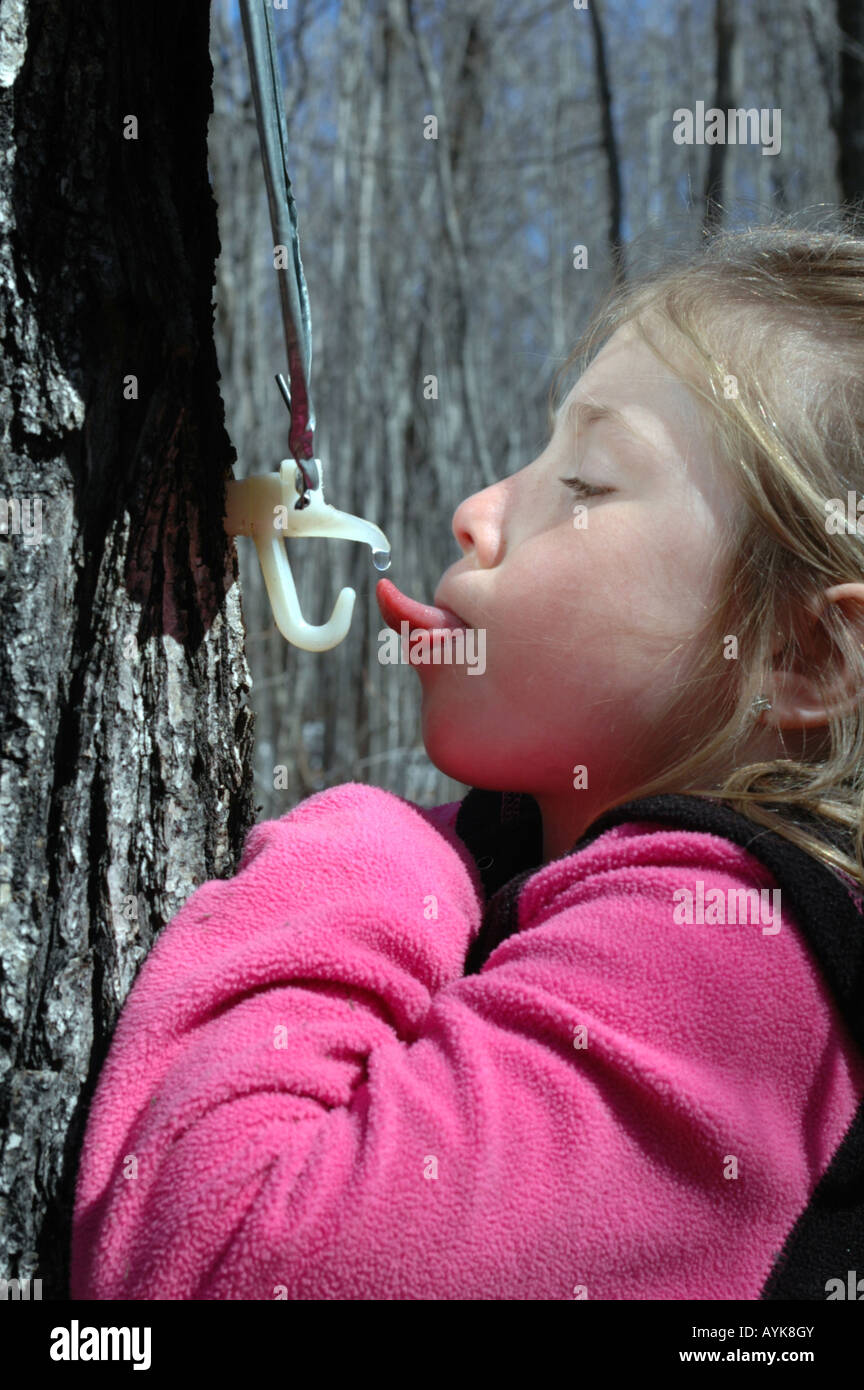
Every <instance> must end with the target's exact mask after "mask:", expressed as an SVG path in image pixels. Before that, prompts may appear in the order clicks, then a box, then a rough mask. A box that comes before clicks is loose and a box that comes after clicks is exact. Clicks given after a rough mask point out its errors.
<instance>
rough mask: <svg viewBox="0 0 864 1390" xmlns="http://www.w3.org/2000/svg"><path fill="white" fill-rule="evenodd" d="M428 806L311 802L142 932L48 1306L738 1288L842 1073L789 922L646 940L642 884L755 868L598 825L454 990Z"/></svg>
mask: <svg viewBox="0 0 864 1390" xmlns="http://www.w3.org/2000/svg"><path fill="white" fill-rule="evenodd" d="M458 807H459V803H453V804H451V805H449V806H443V807H437V808H435V809H434V810H422V809H420V808H418V807H416V806H414V805H413V804H411V803H410V802H407V801H405V800H403V799H402V798H400V797H398V796H395V795H394V794H392V793H390V792H386V791H382V790H380V789H379V788H376V787H371V786H366V785H362V784H357V783H347V784H344V785H341V786H338V787H335V788H332V789H330V790H328V791H325V792H321V793H319V794H317V795H315V796H312V797H309V798H308V799H307V800H305V801H303V802H302V803H301V804H300V805H299V806H297V807H296V808H295V809H294V810H293V811H292V812H291V813H290V814H288V815H286V816H284V817H282V818H281V819H279V820H276V821H268V822H264V823H262V824H259V825H257V826H255V827H254V828H253V829H252V831H251V832H250V833H249V836H248V838H247V841H246V844H245V848H244V853H243V858H242V861H241V865H240V869H239V871H238V873H237V875H236V877H234V878H232V879H229V880H225V881H213V882H209V883H205V884H204V885H203V886H202V887H200V888H199V889H198V890H197V891H196V892H195V893H193V894H192V896H191V898H190V899H189V901H188V902H187V903H186V905H185V906H184V908H183V909H182V911H181V912H180V913H178V915H177V916H176V917H175V918H174V919H173V920H172V921H171V922H170V923H169V924H168V925H167V926H166V927H165V928H164V929H163V931H162V933H161V935H160V936H159V938H158V939H157V941H156V944H155V945H154V947H153V949H152V950H151V952H150V954H149V956H148V957H147V959H146V960H145V961H144V963H143V965H142V968H141V970H140V972H139V975H138V978H137V979H136V981H135V984H134V986H133V988H132V991H131V993H130V995H129V998H128V1000H127V1001H126V1004H125V1006H124V1008H123V1010H122V1013H121V1015H120V1018H119V1021H118V1024H117V1028H116V1031H115V1034H114V1037H113V1040H112V1043H111V1048H110V1052H109V1055H108V1057H107V1060H106V1063H105V1065H104V1068H103V1070H102V1072H101V1075H100V1078H99V1083H98V1087H97V1090H96V1093H95V1095H94V1098H93V1102H92V1105H91V1109H90V1113H89V1118H88V1125H87V1131H86V1136H85V1142H84V1146H83V1150H82V1154H81V1159H80V1164H79V1170H78V1185H77V1195H76V1203H75V1213H74V1227H73V1239H72V1275H71V1295H72V1297H73V1298H74V1299H86V1298H96V1299H127V1298H129V1299H278V1298H288V1299H328V1300H329V1299H408V1300H414V1299H417V1300H425V1299H518V1300H524V1299H530V1300H534V1299H574V1298H584V1297H587V1298H589V1299H739V1298H740V1299H755V1298H758V1296H759V1290H760V1288H761V1287H762V1285H763V1283H764V1281H765V1279H766V1276H767V1275H768V1272H769V1270H770V1268H771V1266H772V1263H773V1259H774V1256H775V1254H776V1252H777V1251H778V1250H779V1248H780V1246H781V1244H782V1242H783V1240H784V1238H785V1236H786V1234H787V1232H788V1231H789V1229H790V1226H791V1224H792V1222H793V1221H794V1220H795V1218H796V1217H797V1215H798V1213H799V1212H800V1211H801V1210H802V1208H803V1207H804V1206H805V1204H806V1203H807V1201H808V1198H809V1196H810V1194H811V1193H812V1191H813V1188H814V1187H815V1185H816V1183H817V1181H818V1179H819V1177H820V1175H821V1173H822V1172H823V1170H824V1169H825V1167H826V1166H827V1164H828V1162H829V1160H830V1158H831V1155H832V1153H833V1151H834V1150H835V1149H836V1148H837V1145H838V1144H839V1143H840V1141H841V1139H842V1137H843V1134H844V1133H845V1131H846V1129H847V1127H848V1125H849V1123H850V1121H851V1119H852V1116H853V1114H854V1112H855V1109H856V1105H857V1103H858V1100H859V1098H860V1096H861V1094H862V1091H864V1063H862V1059H861V1057H860V1056H859V1054H858V1052H857V1050H856V1048H855V1046H854V1044H853V1043H852V1041H851V1040H850V1037H849V1035H848V1033H847V1031H846V1029H845V1027H844V1025H843V1023H842V1020H841V1019H840V1018H839V1016H838V1013H837V1011H836V1008H835V1007H834V1005H833V1004H832V1002H831V999H830V998H829V996H828V994H827V992H826V988H825V986H824V984H823V982H822V979H821V977H820V974H819V971H818V968H817V966H816V964H815V963H814V961H813V959H812V958H811V956H810V954H809V952H808V949H807V947H806V946H805V944H804V942H803V940H802V938H801V936H800V935H799V933H798V930H797V929H796V926H795V924H794V922H793V921H791V920H790V919H789V917H788V916H787V915H786V914H784V915H783V919H782V926H781V930H780V931H778V932H776V933H773V934H766V933H765V932H763V930H762V928H761V926H760V925H758V924H756V925H752V926H748V925H738V926H736V925H726V926H720V925H714V926H708V925H689V926H687V925H676V923H675V921H674V920H673V912H672V895H673V893H674V892H675V890H676V889H680V888H682V887H683V888H690V889H692V890H693V891H694V892H696V891H698V889H697V884H698V881H699V880H702V882H703V883H704V884H705V885H706V891H707V889H708V888H718V887H719V888H720V889H724V890H735V889H740V888H742V887H744V888H753V887H757V888H762V887H768V888H770V887H772V886H775V880H774V879H772V877H771V875H770V874H769V873H768V871H767V870H766V869H765V868H764V866H763V865H761V864H760V863H759V862H758V861H757V860H755V859H754V858H752V857H751V856H750V855H749V854H748V853H747V852H746V851H744V850H743V849H740V848H738V847H737V846H736V845H734V844H732V843H731V841H727V840H725V839H721V838H719V837H717V836H715V835H708V834H702V833H694V832H692V831H683V830H674V831H672V830H666V829H661V828H658V827H656V826H655V827H654V828H653V830H652V828H651V827H650V826H648V825H646V824H645V823H641V824H640V823H635V822H629V823H627V824H624V825H618V826H615V827H613V828H612V829H610V830H608V831H606V832H605V833H603V834H601V835H600V836H599V837H598V838H597V839H596V840H595V841H594V842H593V843H591V844H589V845H588V846H587V847H585V848H584V849H582V850H579V851H576V852H574V853H572V854H570V855H568V856H566V857H564V858H562V859H559V860H556V861H554V862H553V863H550V864H547V865H545V866H543V867H541V868H540V869H538V870H537V871H536V873H534V874H533V875H531V876H530V877H529V878H528V880H527V882H526V883H525V884H524V886H523V888H522V890H521V893H520V897H519V930H518V932H516V933H515V934H514V935H513V936H511V937H509V938H508V939H507V940H506V941H504V942H503V943H502V944H501V945H500V946H498V947H497V949H496V950H494V951H493V953H492V955H491V956H490V958H489V960H488V961H487V962H486V964H485V965H484V966H483V968H482V969H481V970H480V971H479V973H477V974H474V975H468V976H465V975H464V974H463V969H464V964H465V956H466V951H467V949H468V946H469V944H470V942H471V941H472V939H473V937H474V935H475V934H476V932H477V930H478V926H479V923H480V919H481V915H482V911H483V907H484V902H483V892H482V887H481V885H480V879H479V874H478V872H477V869H476V867H475V865H474V861H473V859H472V858H471V857H470V855H469V853H468V851H467V849H466V848H465V846H464V845H463V844H462V842H461V840H460V839H459V837H458V836H457V835H456V832H455V829H454V822H455V816H456V812H457V811H458ZM736 1173H737V1176H735V1174H736Z"/></svg>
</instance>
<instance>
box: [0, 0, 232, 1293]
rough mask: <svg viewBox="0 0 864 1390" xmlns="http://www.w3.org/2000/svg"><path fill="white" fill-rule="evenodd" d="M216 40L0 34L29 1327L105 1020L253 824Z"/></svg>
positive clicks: (1, 884)
mask: <svg viewBox="0 0 864 1390" xmlns="http://www.w3.org/2000/svg"><path fill="white" fill-rule="evenodd" d="M208 28H209V13H208V6H207V5H204V4H201V3H200V0H175V3H174V4H172V5H170V6H165V7H162V6H150V5H141V4H136V5H130V4H121V5H118V4H117V3H116V0H91V2H90V3H89V4H87V5H80V4H70V3H69V0H40V3H39V4H35V3H32V2H31V0H2V4H0V121H2V146H3V149H4V152H5V154H6V158H5V159H4V160H3V161H2V162H0V308H2V319H0V332H2V336H3V342H2V360H0V430H2V439H3V448H2V457H0V489H2V490H0V624H2V634H3V636H2V643H0V661H2V680H0V728H2V744H0V906H2V926H0V934H2V935H0V940H2V945H0V952H2V955H0V960H2V972H3V973H2V993H0V1028H2V1036H3V1057H2V1061H0V1067H2V1078H0V1129H2V1151H0V1278H5V1279H11V1278H24V1279H27V1278H35V1279H41V1280H42V1297H43V1298H44V1299H65V1298H67V1297H68V1245H69V1227H70V1219H71V1213H72V1205H73V1199H74V1183H75V1176H76V1172H77V1163H78V1155H79V1149H80V1143H81V1139H82V1136H83V1129H84V1122H85V1120H86V1113H87V1106H88V1104H89V1101H90V1099H91V1096H92V1093H93V1089H94V1086H95V1082H96V1079H97V1077H98V1073H99V1070H100V1068H101V1065H102V1063H103V1061H104V1058H105V1055H106V1052H107V1048H108V1043H109V1041H110V1035H111V1032H112V1029H113V1026H114V1024H115V1021H116V1018H117V1015H118V1013H119V1010H120V1007H121V1005H122V1003H123V1001H124V999H125V997H126V995H127V993H128V991H129V988H130V986H131V984H132V982H133V979H134V977H135V974H136V971H137V969H138V967H139V965H140V963H141V961H142V960H143V958H144V956H145V955H146V954H147V952H148V950H149V949H150V947H151V945H152V943H153V941H154V938H155V936H156V934H157V933H158V931H159V929H160V927H161V926H162V925H163V924H164V923H165V922H166V921H167V920H168V919H169V918H170V917H171V916H173V914H174V913H176V912H177V910H178V909H179V908H180V907H181V906H182V904H183V902H184V901H185V900H186V898H187V897H188V896H189V894H190V893H191V891H192V890H193V889H194V888H195V887H196V886H197V885H198V884H199V883H201V882H203V881H204V880H206V879H208V878H214V877H225V876H229V875H230V874H232V873H233V872H234V871H235V869H236V863H237V858H238V854H239V851H240V848H241V845H242V841H243V838H244V836H245V833H246V830H247V829H248V827H249V825H250V824H251V822H252V819H253V807H252V798H251V772H250V758H251V715H250V713H249V711H248V709H247V706H246V695H247V692H248V684H249V682H248V673H247V667H246V661H245V657H244V654H243V631H242V623H241V613H240V605H239V596H238V589H237V587H236V584H235V581H236V575H237V570H236V555H235V551H234V547H233V545H232V543H231V542H228V541H226V538H225V536H224V533H223V530H222V508H223V484H224V480H225V478H226V477H227V476H229V473H230V469H231V464H232V461H233V451H232V449H231V445H230V442H229V440H228V437H227V435H226V433H225V428H224V420H223V408H222V402H221V400H220V397H219V391H218V386H217V379H218V373H217V365H216V356H215V350H214V345H213V324H212V307H211V294H212V285H213V265H214V259H215V256H216V253H217V250H218V237H217V232H216V209H215V204H214V201H213V198H212V195H211V191H210V186H209V183H208V177H207V118H208V114H209V111H210V107H211V94H210V87H211V79H212V69H211V64H210V58H209V53H208ZM133 117H134V118H136V119H137V138H130V136H133V135H135V133H136V132H135V130H134V123H133V120H132V118H133ZM133 379H134V380H133ZM136 383H137V388H136ZM40 509H41V511H40ZM22 523H23V524H22ZM40 536H41V538H40Z"/></svg>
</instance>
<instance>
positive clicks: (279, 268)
mask: <svg viewBox="0 0 864 1390" xmlns="http://www.w3.org/2000/svg"><path fill="white" fill-rule="evenodd" d="M240 18H241V21H242V24H243V37H244V40H245V43H246V53H247V56H248V59H249V76H250V80H251V86H252V95H253V98H254V102H255V119H256V121H257V124H258V139H259V143H260V146H261V160H262V163H263V165H264V180H265V182H266V185H267V201H268V203H269V206H270V224H271V227H272V229H273V242H274V251H275V248H276V247H284V248H285V249H286V250H287V251H288V252H289V253H290V257H291V262H292V264H291V266H290V267H288V266H286V265H284V264H279V263H277V265H276V274H277V277H278V284H279V299H280V304H281V310H282V324H283V328H284V330H285V346H286V348H287V350H288V375H289V379H290V387H289V385H288V383H287V382H286V381H285V378H284V377H283V375H282V373H281V372H280V373H277V374H276V383H277V385H278V387H279V390H280V391H281V393H282V397H283V400H284V401H285V404H286V406H287V407H288V410H289V413H290V416H291V426H290V430H289V435H288V447H289V449H290V450H291V454H292V456H293V462H292V460H291V459H282V461H281V463H280V465H279V471H278V472H276V473H257V474H254V475H253V476H252V477H250V478H244V479H242V480H240V481H237V480H233V479H232V480H230V481H229V482H228V483H226V488H225V530H226V531H227V533H228V535H229V536H251V537H252V538H253V540H254V541H255V548H256V550H257V551H258V558H259V560H260V562H261V571H262V573H263V575H264V583H265V585H266V587H267V596H268V598H269V599H270V606H271V608H272V610H273V617H274V619H275V622H276V626H277V627H278V629H279V631H280V632H281V633H282V635H283V637H285V638H287V640H288V641H289V642H292V643H293V644H294V646H295V647H302V648H304V649H305V650H306V651H310V652H326V651H329V650H330V648H331V647H336V646H338V644H339V643H340V642H341V641H342V640H343V638H344V637H345V636H346V635H347V633H348V629H349V627H350V626H351V616H352V614H353V611H354V601H355V599H356V597H357V595H356V593H355V592H354V590H353V589H348V588H346V589H343V590H342V591H341V593H340V594H339V597H338V598H337V600H336V603H335V605H334V607H333V612H332V613H331V615H330V618H329V620H328V621H327V622H326V623H324V624H323V625H322V626H320V627H315V626H313V625H312V624H311V623H307V622H306V620H305V618H304V617H303V614H302V613H301V611H300V601H299V599H298V597H297V589H296V587H295V584H294V577H293V575H292V573H291V565H290V563H289V561H288V556H287V554H286V550H285V544H284V538H285V536H286V535H291V536H331V537H338V538H341V539H342V540H351V541H361V542H363V543H364V544H365V545H368V546H370V547H371V550H372V562H373V564H374V565H375V567H376V569H379V570H385V569H388V568H389V565H390V542H389V541H388V540H387V537H386V536H385V534H384V532H383V531H382V530H381V529H380V527H378V526H376V525H375V524H374V523H373V522H371V521H365V520H364V519H363V518H362V517H359V516H351V515H350V513H348V512H340V511H337V510H336V508H335V507H331V506H330V505H329V503H327V502H325V501H324V486H323V483H324V476H323V466H322V462H321V459H319V458H316V457H315V448H314V442H313V435H314V432H315V411H314V408H313V405H312V397H311V393H310V390H309V380H310V375H311V366H312V339H311V328H310V315H309V296H308V293H307V290H306V279H305V276H304V274H303V264H302V261H301V259H300V241H299V237H298V235H297V212H296V209H295V206H294V198H293V195H292V193H291V181H290V179H289V177H288V166H287V158H286V152H287V147H288V134H287V130H286V127H285V113H284V110H283V107H282V85H281V79H280V77H279V63H278V58H277V54H276V45H275V42H274V38H273V28H272V23H271V18H270V5H269V4H268V0H240ZM276 259H277V262H278V261H279V260H280V259H282V260H284V259H286V258H285V257H282V258H279V257H277V258H276Z"/></svg>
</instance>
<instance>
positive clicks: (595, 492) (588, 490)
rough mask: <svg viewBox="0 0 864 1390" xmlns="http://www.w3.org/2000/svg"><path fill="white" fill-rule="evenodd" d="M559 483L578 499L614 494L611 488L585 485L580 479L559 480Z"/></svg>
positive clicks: (594, 484)
mask: <svg viewBox="0 0 864 1390" xmlns="http://www.w3.org/2000/svg"><path fill="white" fill-rule="evenodd" d="M558 481H559V482H561V483H563V484H564V486H565V487H569V488H571V489H572V491H573V492H575V493H576V494H577V495H578V496H579V497H599V496H601V495H602V494H603V493H604V492H614V491H615V489H614V488H611V487H599V486H598V485H597V484H596V483H586V482H585V481H584V479H582V478H559V479H558Z"/></svg>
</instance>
